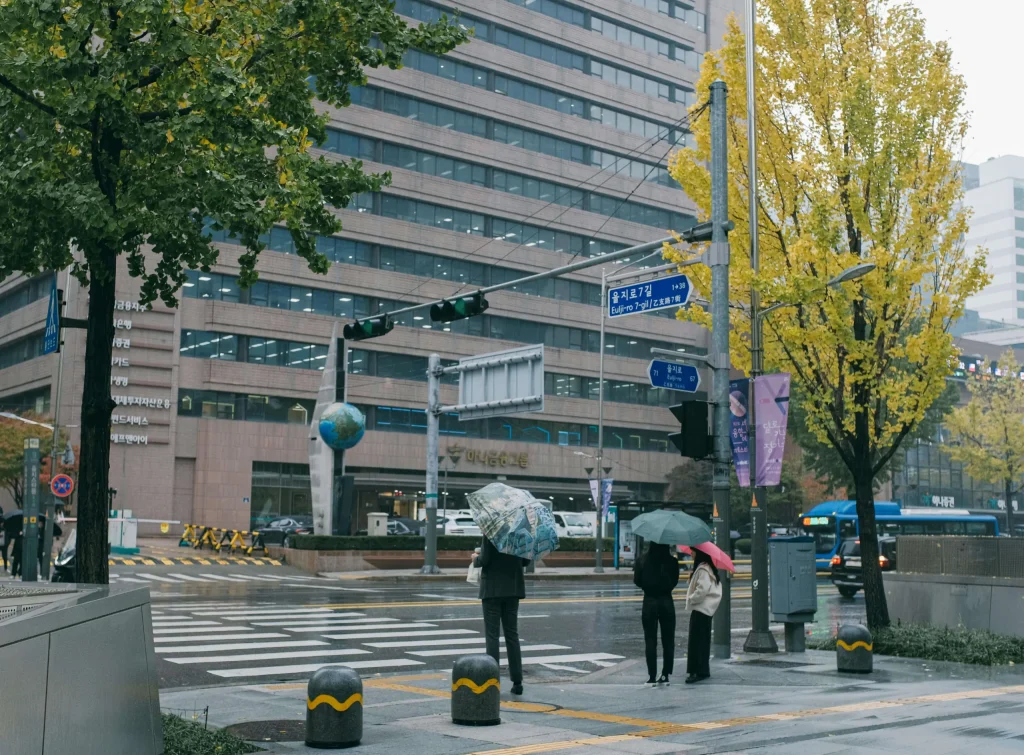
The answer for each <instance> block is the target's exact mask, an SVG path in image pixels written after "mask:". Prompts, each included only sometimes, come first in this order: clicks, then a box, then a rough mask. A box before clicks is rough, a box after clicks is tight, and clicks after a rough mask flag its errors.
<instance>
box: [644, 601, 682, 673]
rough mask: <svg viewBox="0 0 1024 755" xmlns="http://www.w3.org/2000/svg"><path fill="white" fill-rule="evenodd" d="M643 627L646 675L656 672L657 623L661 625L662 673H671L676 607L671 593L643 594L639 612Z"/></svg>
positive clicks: (673, 654)
mask: <svg viewBox="0 0 1024 755" xmlns="http://www.w3.org/2000/svg"><path fill="white" fill-rule="evenodd" d="M640 622H641V623H642V624H643V627H644V648H645V650H646V651H647V675H648V676H649V677H650V678H651V679H653V678H654V677H655V676H657V674H658V625H659V624H660V625H661V654H662V656H663V665H662V667H661V670H662V673H665V674H671V673H672V663H673V661H674V659H675V645H676V607H675V604H674V603H673V602H672V596H671V595H644V605H643V609H642V610H641V612H640Z"/></svg>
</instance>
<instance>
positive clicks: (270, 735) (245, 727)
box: [224, 719, 306, 742]
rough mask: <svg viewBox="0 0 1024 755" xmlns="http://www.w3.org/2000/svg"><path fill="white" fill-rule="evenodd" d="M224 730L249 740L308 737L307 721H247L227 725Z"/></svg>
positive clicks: (294, 740) (283, 740) (302, 738)
mask: <svg viewBox="0 0 1024 755" xmlns="http://www.w3.org/2000/svg"><path fill="white" fill-rule="evenodd" d="M224 730H225V731H229V732H231V733H232V734H234V735H235V736H236V737H241V738H242V739H245V740H247V741H249V742H301V741H303V740H304V739H305V738H306V721H305V719H300V720H298V721H295V720H292V719H282V720H280V721H246V722H245V723H240V724H232V725H231V726H225V727H224Z"/></svg>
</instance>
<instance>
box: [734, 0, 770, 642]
mask: <svg viewBox="0 0 1024 755" xmlns="http://www.w3.org/2000/svg"><path fill="white" fill-rule="evenodd" d="M756 29H757V0H750V9H749V12H748V13H747V39H746V43H747V49H746V53H747V162H748V163H749V166H748V169H747V174H748V177H749V178H748V183H749V188H748V197H749V200H750V208H749V209H750V267H751V269H752V270H753V271H754V275H755V276H756V275H757V274H758V272H759V271H760V270H761V253H760V249H759V242H758V199H757V122H756V118H755V115H756V113H757V110H756V101H755V97H754V95H755V89H754V86H755V84H754V73H755V63H756V58H755V51H756V44H757V40H756V37H755V32H756ZM763 325H764V318H763V317H761V295H760V294H759V293H758V291H757V288H756V287H755V286H751V287H750V378H751V382H750V388H749V390H750V392H751V397H750V399H749V400H748V401H747V407H748V415H747V420H748V423H749V443H748V447H749V449H750V490H751V492H752V493H753V495H752V496H751V501H750V563H751V567H750V569H751V575H750V576H751V583H750V584H751V591H752V593H753V600H752V604H751V614H752V618H751V622H750V625H751V629H750V632H749V633H748V634H747V639H746V641H745V642H744V643H743V650H744V652H747V653H777V652H778V651H779V646H778V643H776V642H775V637H774V635H772V632H771V629H770V628H769V624H768V512H767V511H766V510H765V507H766V506H767V504H768V491H767V489H766V488H763V487H757V402H756V401H754V400H753V391H754V381H755V380H756V379H757V378H758V377H760V375H761V374H762V373H763V372H764V363H763V359H764V353H763V349H762V346H761V342H762V331H761V328H762V326H763Z"/></svg>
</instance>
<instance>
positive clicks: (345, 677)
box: [306, 666, 363, 750]
mask: <svg viewBox="0 0 1024 755" xmlns="http://www.w3.org/2000/svg"><path fill="white" fill-rule="evenodd" d="M362 738H363V680H362V679H360V678H359V674H357V673H356V672H355V671H353V670H352V669H350V668H346V667H345V666H324V667H323V668H321V669H318V670H317V671H316V673H315V674H313V677H312V678H311V679H310V680H309V685H308V686H307V688H306V746H308V747H316V748H318V749H324V750H333V749H339V748H342V747H355V746H356V745H357V744H359V740H361V739H362Z"/></svg>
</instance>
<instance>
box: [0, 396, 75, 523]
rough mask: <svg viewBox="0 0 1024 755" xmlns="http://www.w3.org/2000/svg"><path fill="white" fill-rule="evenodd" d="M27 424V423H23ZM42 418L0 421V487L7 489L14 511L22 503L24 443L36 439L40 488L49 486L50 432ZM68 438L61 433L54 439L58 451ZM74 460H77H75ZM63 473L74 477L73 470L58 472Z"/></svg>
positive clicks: (4, 419) (51, 431) (23, 492)
mask: <svg viewBox="0 0 1024 755" xmlns="http://www.w3.org/2000/svg"><path fill="white" fill-rule="evenodd" d="M26 420H27V421H26ZM45 422H46V419H45V418H43V417H35V416H30V417H26V418H24V419H15V418H12V417H0V487H2V488H6V490H7V492H8V493H10V495H11V499H12V500H13V501H14V506H15V507H16V508H19V509H20V508H23V507H24V502H25V441H26V440H27V439H29V438H38V439H39V456H40V465H39V484H40V485H41V486H43V489H44V495H49V493H46V492H45V489H46V486H48V485H49V484H50V471H49V470H50V448H51V446H52V441H53V430H51V429H49V428H47V427H44V426H42V425H41V423H45ZM65 443H67V436H66V435H65V434H64V432H63V431H62V432H61V434H60V437H59V438H58V439H57V448H58V451H59V450H62V449H63V448H64V444H65ZM76 458H77V457H76ZM61 471H62V472H65V473H70V474H73V473H74V472H75V471H76V470H75V469H70V470H69V469H67V468H61Z"/></svg>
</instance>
